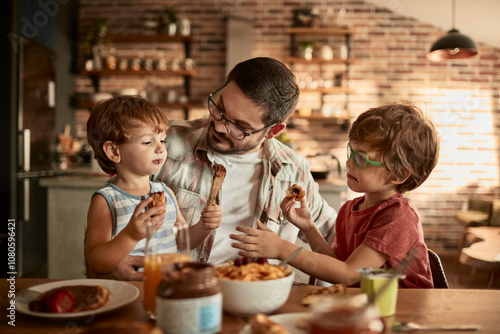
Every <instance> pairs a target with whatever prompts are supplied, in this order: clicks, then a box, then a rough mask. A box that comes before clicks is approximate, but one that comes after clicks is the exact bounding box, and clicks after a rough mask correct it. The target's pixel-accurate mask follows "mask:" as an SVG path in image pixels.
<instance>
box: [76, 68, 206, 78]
mask: <svg viewBox="0 0 500 334" xmlns="http://www.w3.org/2000/svg"><path fill="white" fill-rule="evenodd" d="M80 74H82V75H93V76H101V75H106V76H108V75H158V76H161V75H166V76H172V75H176V76H189V77H195V76H197V75H198V73H197V72H196V71H193V70H177V71H172V70H166V71H159V70H152V71H149V70H111V69H104V70H94V71H86V70H83V71H81V72H80Z"/></svg>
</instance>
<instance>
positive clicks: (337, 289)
mask: <svg viewBox="0 0 500 334" xmlns="http://www.w3.org/2000/svg"><path fill="white" fill-rule="evenodd" d="M346 289H347V287H346V286H345V284H335V285H332V286H329V287H323V288H320V289H317V290H315V291H312V292H309V293H308V294H306V295H305V296H304V297H303V298H302V305H305V306H309V305H311V304H315V303H317V302H318V301H320V300H321V299H323V298H325V297H331V296H334V295H344V294H345V293H346Z"/></svg>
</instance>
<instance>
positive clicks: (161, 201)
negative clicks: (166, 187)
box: [148, 191, 167, 216]
mask: <svg viewBox="0 0 500 334" xmlns="http://www.w3.org/2000/svg"><path fill="white" fill-rule="evenodd" d="M149 196H150V197H152V198H153V200H152V201H151V202H150V203H149V204H148V210H149V209H151V208H154V207H156V206H161V207H162V211H160V212H158V213H157V214H156V215H155V216H157V215H159V214H162V213H165V212H167V198H166V197H165V193H164V192H163V191H159V192H155V193H151V194H149Z"/></svg>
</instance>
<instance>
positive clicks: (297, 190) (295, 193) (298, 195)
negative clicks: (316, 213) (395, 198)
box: [285, 184, 306, 201]
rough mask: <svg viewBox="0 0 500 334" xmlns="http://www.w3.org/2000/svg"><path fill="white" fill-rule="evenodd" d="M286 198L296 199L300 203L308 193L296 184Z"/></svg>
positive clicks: (288, 191) (288, 190)
mask: <svg viewBox="0 0 500 334" xmlns="http://www.w3.org/2000/svg"><path fill="white" fill-rule="evenodd" d="M285 193H286V197H289V198H295V200H297V201H300V200H301V199H302V198H304V196H305V195H306V191H305V190H303V189H302V187H301V186H299V185H297V184H294V185H292V186H291V187H290V188H288V189H287V190H286V191H285Z"/></svg>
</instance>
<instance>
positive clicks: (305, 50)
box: [299, 40, 316, 60]
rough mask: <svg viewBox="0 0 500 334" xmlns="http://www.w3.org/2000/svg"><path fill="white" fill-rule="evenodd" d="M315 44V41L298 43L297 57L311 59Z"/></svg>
mask: <svg viewBox="0 0 500 334" xmlns="http://www.w3.org/2000/svg"><path fill="white" fill-rule="evenodd" d="M315 44H316V40H309V41H302V42H299V56H300V57H303V58H305V59H307V60H311V59H312V58H313V52H314V45H315Z"/></svg>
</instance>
